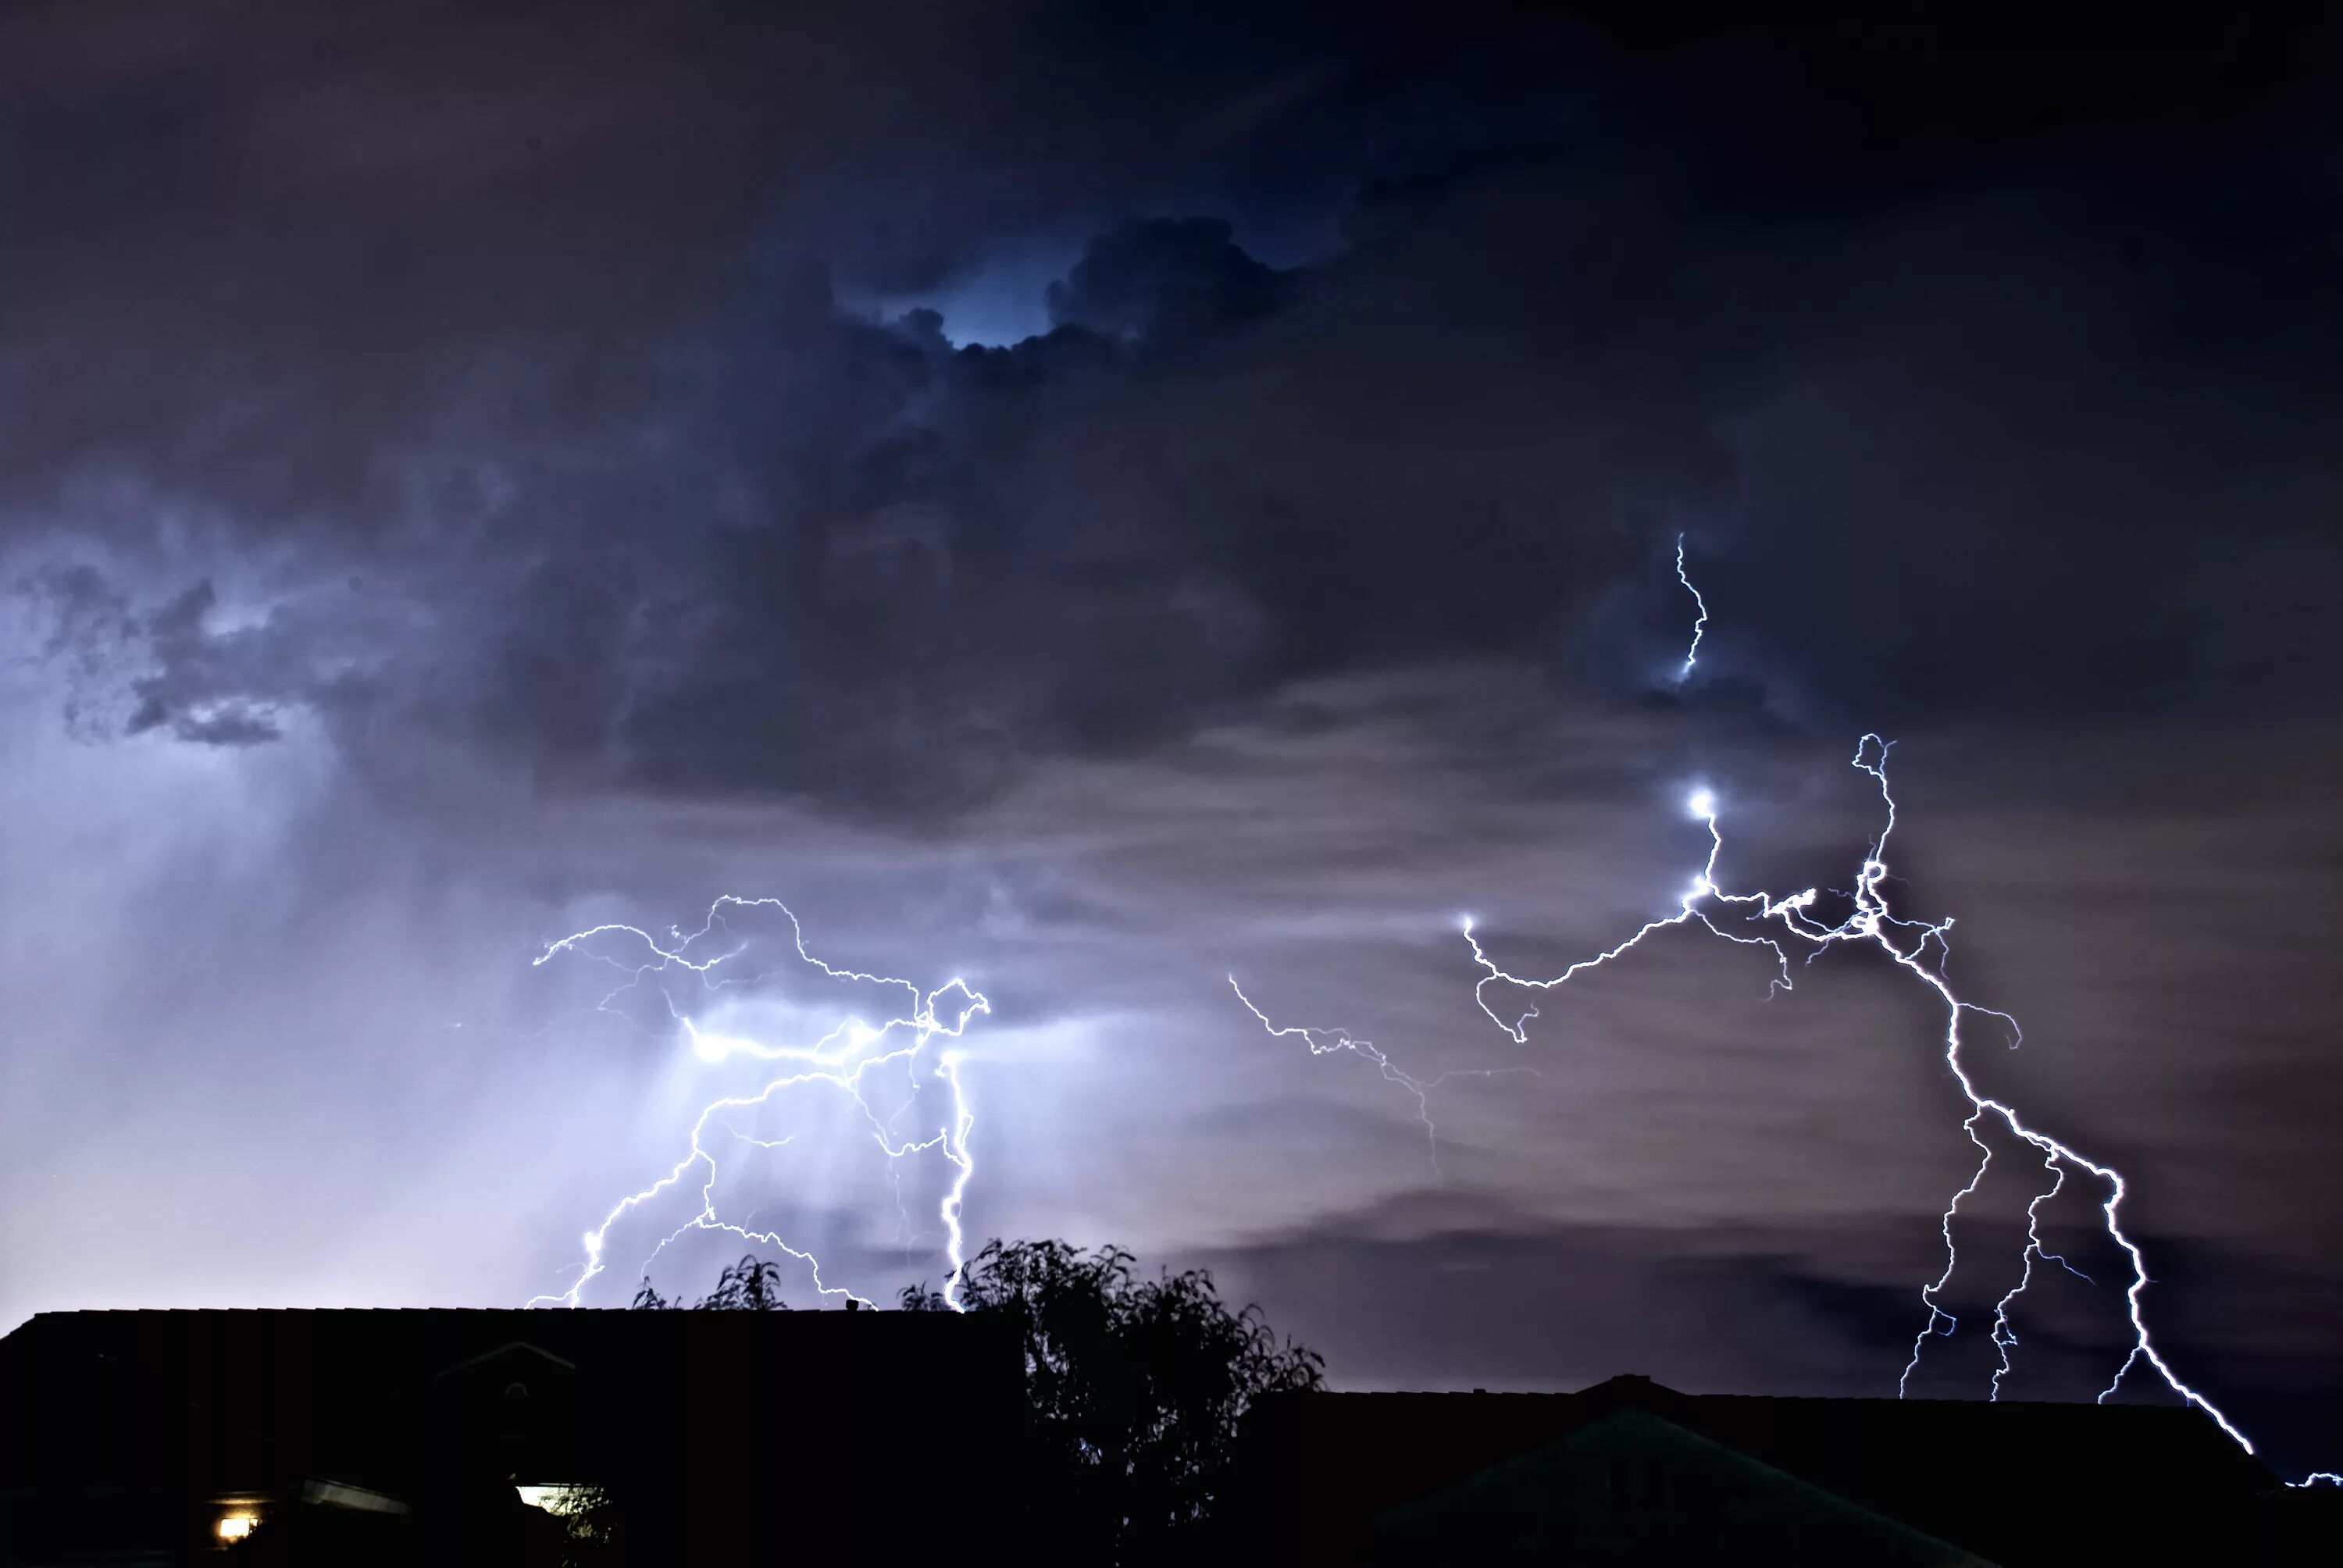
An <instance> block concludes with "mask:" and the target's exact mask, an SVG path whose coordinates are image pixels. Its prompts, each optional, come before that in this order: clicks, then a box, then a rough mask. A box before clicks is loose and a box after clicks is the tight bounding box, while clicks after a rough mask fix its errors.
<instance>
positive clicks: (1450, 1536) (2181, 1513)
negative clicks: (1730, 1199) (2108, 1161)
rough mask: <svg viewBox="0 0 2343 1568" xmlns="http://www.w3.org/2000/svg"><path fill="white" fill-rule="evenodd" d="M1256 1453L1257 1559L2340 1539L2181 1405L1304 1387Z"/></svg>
mask: <svg viewBox="0 0 2343 1568" xmlns="http://www.w3.org/2000/svg"><path fill="white" fill-rule="evenodd" d="M1246 1455H1247V1458H1246V1483H1245V1485H1244V1486H1243V1487H1242V1491H1241V1493H1240V1497H1239V1500H1238V1507H1239V1508H1240V1510H1241V1512H1242V1517H1241V1518H1239V1519H1232V1520H1231V1521H1230V1523H1231V1524H1232V1525H1233V1526H1234V1527H1235V1528H1234V1529H1233V1530H1232V1540H1242V1541H1243V1542H1245V1543H1247V1545H1248V1549H1249V1551H1250V1553H1254V1554H1257V1556H1258V1558H1259V1560H1262V1561H1279V1560H1286V1561H1320V1562H1379V1561H1383V1562H1394V1563H1399V1562H1404V1563H1409V1564H1411V1565H1413V1568H1425V1565H1428V1564H1436V1563H1487V1562H1495V1561H1518V1560H1537V1561H1544V1562H1551V1563H1703V1564H1721V1563H1800V1564H1806V1565H1825V1564H1848V1565H1855V1564H1862V1565H1866V1568H1992V1565H1996V1564H1998V1565H2000V1568H2022V1565H2026V1564H2034V1563H2057V1564H2061V1565H2072V1564H2077V1563H2291V1562H2304V1563H2308V1562H2314V1561H2316V1562H2328V1561H2331V1560H2332V1559H2331V1552H2332V1548H2333V1541H2334V1527H2335V1526H2336V1525H2337V1524H2343V1520H2338V1518H2337V1516H2336V1510H2335V1508H2334V1503H2335V1501H2336V1499H2335V1498H2334V1497H2332V1496H2331V1495H2328V1494H2321V1493H2305V1492H2299V1491H2288V1490H2287V1489H2286V1488H2285V1487H2283V1486H2282V1485H2281V1484H2280V1483H2279V1481H2278V1478H2277V1477H2276V1476H2274V1475H2272V1474H2271V1473H2269V1472H2268V1470H2267V1469H2265V1468H2264V1467H2263V1466H2262V1465H2261V1464H2259V1463H2258V1462H2256V1461H2255V1460H2253V1459H2252V1458H2251V1457H2249V1456H2248V1455H2247V1454H2246V1453H2245V1452H2243V1451H2242V1450H2240V1449H2239V1448H2238V1447H2237V1444H2235V1443H2234V1442H2230V1441H2229V1439H2228V1438H2227V1437H2226V1436H2224V1435H2223V1434H2222V1432H2220V1430H2219V1429H2218V1428H2217V1427H2216V1426H2215V1425H2214V1424H2213V1423H2212V1422H2211V1421H2209V1420H2207V1418H2206V1417H2205V1416H2203V1415H2202V1414H2200V1413H2198V1412H2196V1411H2194V1410H2192V1409H2189V1408H2187V1407H2186V1406H2177V1405H2176V1406H2148V1405H2131V1404H2121V1405H2107V1406H2101V1405H2093V1404H2036V1403H2026V1402H2001V1403H1986V1402H1982V1401H1948V1400H1892V1399H1887V1400H1867V1399H1767V1398H1754V1397H1746V1396H1738V1395H1693V1394H1684V1393H1678V1392H1675V1391H1674V1390H1673V1389H1669V1388H1664V1387H1663V1386H1661V1385H1660V1384H1658V1383H1654V1382H1652V1381H1651V1380H1649V1379H1648V1378H1641V1377H1620V1378H1614V1379H1612V1380H1611V1381H1610V1382H1604V1383H1599V1384H1597V1385H1595V1386H1594V1387H1593V1388H1590V1389H1587V1390H1585V1391H1584V1392H1579V1393H1574V1394H1488V1393H1471V1394H1417V1393H1302V1394H1285V1395H1279V1396H1275V1397H1272V1398H1271V1399H1268V1400H1265V1401H1263V1402H1262V1403H1261V1404H1260V1405H1259V1406H1258V1407H1257V1408H1256V1409H1255V1410H1254V1412H1252V1416H1251V1418H1250V1420H1249V1422H1248V1430H1247V1444H1246ZM2312 1543H2317V1544H2318V1548H2319V1549H2318V1553H2317V1554H2316V1555H2315V1556H2313V1555H2311V1554H2309V1548H2310V1546H2311V1545H2312Z"/></svg>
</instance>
